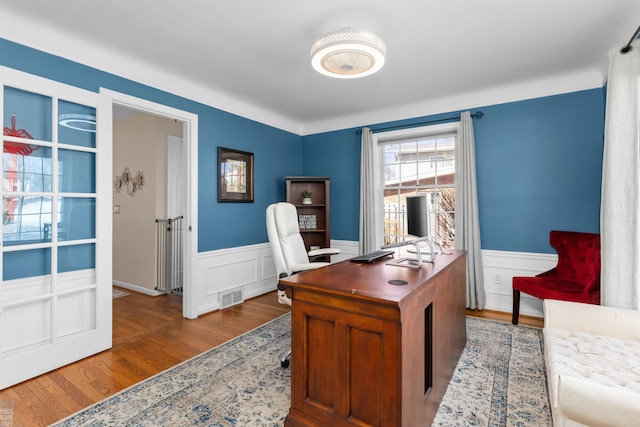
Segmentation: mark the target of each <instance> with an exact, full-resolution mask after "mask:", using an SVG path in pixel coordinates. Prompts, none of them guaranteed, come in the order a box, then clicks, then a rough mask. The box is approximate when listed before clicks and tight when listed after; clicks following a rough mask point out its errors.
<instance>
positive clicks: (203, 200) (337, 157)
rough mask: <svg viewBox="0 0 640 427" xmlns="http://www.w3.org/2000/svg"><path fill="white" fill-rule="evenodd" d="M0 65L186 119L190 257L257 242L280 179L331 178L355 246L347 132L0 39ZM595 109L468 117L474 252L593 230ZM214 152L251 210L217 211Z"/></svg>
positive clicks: (591, 99)
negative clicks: (254, 112) (194, 135)
mask: <svg viewBox="0 0 640 427" xmlns="http://www.w3.org/2000/svg"><path fill="white" fill-rule="evenodd" d="M0 65H4V66H7V67H10V68H15V69H17V70H21V71H25V72H28V73H31V74H35V75H39V76H42V77H46V78H49V79H52V80H56V81H60V82H63V83H67V84H69V85H73V86H77V87H80V88H84V89H88V90H91V91H98V89H99V88H100V87H105V88H108V89H111V90H114V91H118V92H122V93H125V94H128V95H132V96H135V97H139V98H143V99H146V100H149V101H153V102H157V103H160V104H165V105H168V106H171V107H174V108H178V109H181V110H185V111H189V112H192V113H194V114H197V115H198V117H199V129H198V131H199V147H198V150H199V165H198V166H199V176H198V185H199V201H198V225H199V227H198V230H199V235H198V241H199V245H198V246H199V251H200V252H204V251H208V250H214V249H221V248H230V247H237V246H244V245H249V244H256V243H263V242H266V241H267V236H266V230H265V225H264V212H265V209H266V207H267V205H268V204H270V203H272V202H274V201H279V200H284V198H285V183H284V178H285V176H289V175H303V174H304V175H320V176H329V177H331V204H332V214H331V226H332V238H333V239H339V240H352V241H355V240H358V217H359V214H358V204H359V183H360V178H359V174H360V160H359V158H360V136H359V135H357V134H356V132H355V131H356V129H345V130H341V131H335V132H327V133H320V134H316V135H310V136H305V137H300V136H297V135H294V134H291V133H289V132H286V131H282V130H279V129H275V128H273V127H270V126H267V125H263V124H260V123H257V122H254V121H252V120H248V119H245V118H242V117H239V116H236V115H233V114H229V113H226V112H224V111H221V110H218V109H215V108H212V107H209V106H206V105H203V104H201V103H198V102H195V101H192V100H189V99H185V98H182V97H179V96H176V95H172V94H170V93H167V92H164V91H161V90H157V89H154V88H152V87H149V86H145V85H143V84H140V83H136V82H133V81H130V80H127V79H124V78H121V77H118V76H115V75H113V74H109V73H105V72H103V71H100V70H96V69H94V68H91V67H87V66H84V65H82V64H78V63H75V62H72V61H69V60H66V59H64V58H60V57H57V56H53V55H49V54H46V53H43V52H40V51H37V50H34V49H30V48H28V47H25V46H21V45H18V44H15V43H12V42H9V41H6V40H2V39H0ZM604 105H605V104H604V89H594V90H588V91H582V92H576V93H569V94H564V95H557V96H551V97H545V98H539V99H532V100H527V101H521V102H514V103H508V104H501V105H494V106H487V107H480V108H478V109H482V111H483V112H484V113H485V116H484V117H483V118H482V119H479V120H474V126H475V136H476V151H477V172H478V196H479V204H480V227H481V232H482V247H483V248H484V249H494V250H505V251H522V252H539V253H552V252H553V249H552V248H551V247H550V246H549V244H548V233H549V231H550V230H551V229H554V228H559V229H572V230H580V231H591V232H598V230H599V215H600V180H601V169H602V146H603V134H604ZM476 110H477V109H474V110H473V111H476ZM458 113H459V112H452V113H444V114H441V115H434V116H428V117H420V118H416V119H410V120H404V121H401V122H393V123H384V124H372V125H370V127H372V128H373V129H374V130H375V128H376V127H381V126H388V125H396V124H405V123H415V122H422V121H424V120H431V119H439V118H442V117H449V116H452V115H456V114H458ZM218 146H224V147H228V148H234V149H238V150H243V151H249V152H252V153H254V154H255V170H254V172H255V180H254V183H255V202H254V203H218V202H217V181H216V174H217V172H216V160H217V147H218Z"/></svg>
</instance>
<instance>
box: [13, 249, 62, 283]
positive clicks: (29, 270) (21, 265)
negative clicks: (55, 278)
mask: <svg viewBox="0 0 640 427" xmlns="http://www.w3.org/2000/svg"><path fill="white" fill-rule="evenodd" d="M49 274H51V249H50V248H42V249H30V250H26V251H15V252H5V253H4V254H2V280H12V279H23V278H25V277H35V276H46V275H49Z"/></svg>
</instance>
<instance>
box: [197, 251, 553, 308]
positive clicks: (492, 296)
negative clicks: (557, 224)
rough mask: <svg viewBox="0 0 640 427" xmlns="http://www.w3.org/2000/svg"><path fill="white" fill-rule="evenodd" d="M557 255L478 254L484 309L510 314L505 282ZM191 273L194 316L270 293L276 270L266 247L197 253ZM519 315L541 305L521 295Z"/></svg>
mask: <svg viewBox="0 0 640 427" xmlns="http://www.w3.org/2000/svg"><path fill="white" fill-rule="evenodd" d="M331 247H332V248H338V249H340V254H338V255H334V256H333V257H332V261H333V262H338V261H342V260H345V259H348V258H351V257H354V256H356V255H358V254H359V252H358V242H353V241H348V240H332V241H331ZM557 259H558V257H557V255H552V254H536V253H525V252H507V251H493V250H483V251H482V262H483V265H484V286H485V291H486V295H487V305H486V307H485V308H486V309H489V310H496V311H502V312H506V313H511V309H512V291H511V279H512V278H513V277H514V276H532V275H535V274H538V273H541V272H543V271H546V270H550V269H551V268H553V267H555V265H556V262H557ZM196 264H197V271H196V272H195V274H194V275H193V277H194V279H195V282H194V285H195V286H194V288H195V289H194V291H195V292H196V293H197V295H198V296H197V300H198V301H199V304H198V315H200V314H204V313H207V312H210V311H213V310H217V309H218V308H219V307H220V303H219V294H220V293H221V292H227V291H230V290H237V289H242V290H243V292H244V298H245V299H248V298H252V297H256V296H258V295H262V294H265V293H267V292H271V291H273V290H275V289H276V283H277V279H276V272H275V266H274V264H273V257H272V256H271V249H270V247H269V244H268V243H262V244H257V245H250V246H243V247H238V248H231V249H220V250H215V251H209V252H202V253H199V254H198V257H197V263H196ZM520 313H521V314H526V315H530V316H536V317H542V316H543V313H542V301H541V300H539V299H537V298H534V297H531V296H529V295H527V294H524V293H523V294H521V299H520Z"/></svg>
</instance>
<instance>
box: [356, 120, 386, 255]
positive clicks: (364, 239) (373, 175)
mask: <svg viewBox="0 0 640 427" xmlns="http://www.w3.org/2000/svg"><path fill="white" fill-rule="evenodd" d="M361 144H362V146H361V156H360V253H362V254H366V253H369V252H373V251H376V250H378V249H380V246H382V245H383V244H384V227H383V224H384V219H383V214H384V212H383V205H382V188H381V187H380V184H379V183H380V182H382V180H381V176H380V175H381V174H382V163H381V156H380V148H379V147H378V144H377V143H376V141H375V138H374V137H373V132H371V129H369V128H363V129H362V142H361Z"/></svg>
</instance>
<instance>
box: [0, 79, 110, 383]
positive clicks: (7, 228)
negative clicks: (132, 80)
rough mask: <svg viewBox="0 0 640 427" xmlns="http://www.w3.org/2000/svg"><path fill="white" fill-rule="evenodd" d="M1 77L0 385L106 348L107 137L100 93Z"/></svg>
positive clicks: (107, 122)
mask: <svg viewBox="0 0 640 427" xmlns="http://www.w3.org/2000/svg"><path fill="white" fill-rule="evenodd" d="M0 84H1V87H0V116H1V117H2V121H3V127H4V136H3V153H2V156H3V157H2V159H3V161H2V177H3V185H2V200H3V218H2V225H1V226H0V230H1V233H2V246H1V257H0V275H1V276H0V277H1V281H0V389H2V388H5V387H8V386H11V385H13V384H16V383H18V382H21V381H24V380H26V379H29V378H32V377H34V376H37V375H40V374H42V373H45V372H48V371H50V370H53V369H56V368H58V367H60V366H63V365H66V364H68V363H71V362H74V361H76V360H79V359H81V358H84V357H87V356H89V355H92V354H95V353H97V352H100V351H102V350H105V349H107V348H109V347H111V299H112V296H111V207H110V206H111V178H110V177H111V175H112V173H111V156H112V154H111V150H112V149H111V145H112V144H111V141H110V140H109V138H108V137H105V136H104V135H105V134H106V135H107V136H109V135H111V132H110V131H109V132H104V131H105V129H106V126H109V128H110V126H111V104H110V101H109V100H108V99H105V98H106V97H104V96H101V95H99V94H98V93H94V92H89V91H85V90H82V89H78V88H75V87H71V86H67V85H63V84H60V83H57V82H54V81H50V80H46V79H42V78H39V77H36V76H32V75H29V74H25V73H21V72H17V71H15V70H11V69H7V68H0ZM101 115H103V116H102V118H101V120H96V119H97V118H99V117H100V116H101ZM105 119H107V120H105Z"/></svg>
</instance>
